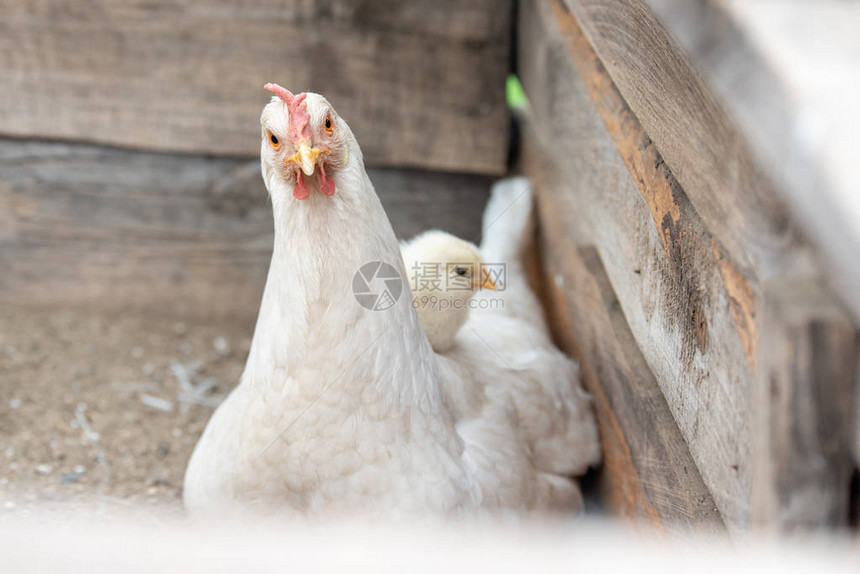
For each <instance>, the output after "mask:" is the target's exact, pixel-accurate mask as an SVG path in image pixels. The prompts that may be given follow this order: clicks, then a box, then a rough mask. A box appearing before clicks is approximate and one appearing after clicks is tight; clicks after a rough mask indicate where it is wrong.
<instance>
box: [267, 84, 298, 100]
mask: <svg viewBox="0 0 860 574" xmlns="http://www.w3.org/2000/svg"><path fill="white" fill-rule="evenodd" d="M263 88H264V89H266V90H268V91H270V92H272V93H273V94H275V95H276V96H278V97H279V98H281V100H282V101H283V102H284V103H285V104H291V103H292V102H293V99H294V98H295V96H294V95H293V93H292V92H291V91H290V90H288V89H287V88H285V87H283V86H279V85H278V84H272V83H271V82H270V83H268V84H266V85H265V86H263Z"/></svg>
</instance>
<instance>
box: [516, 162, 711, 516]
mask: <svg viewBox="0 0 860 574" xmlns="http://www.w3.org/2000/svg"><path fill="white" fill-rule="evenodd" d="M527 156H528V159H527V162H528V164H529V165H527V169H528V170H529V172H530V173H532V174H533V175H534V177H535V179H534V185H535V191H536V195H537V202H538V208H539V215H540V218H539V222H540V225H539V228H538V229H539V234H540V238H539V244H540V253H541V254H542V260H543V265H542V267H543V269H544V273H543V281H541V282H540V283H539V285H540V286H542V287H543V288H544V294H545V297H544V300H545V302H546V303H547V304H548V311H549V312H548V316H549V318H550V323H551V325H552V327H553V332H554V334H555V336H556V337H555V338H556V342H557V343H558V344H559V345H560V346H561V347H562V348H563V349H564V350H565V351H566V352H568V353H569V354H571V355H572V356H573V357H575V358H576V359H577V360H578V361H579V365H580V370H581V373H582V377H583V383H584V384H585V386H586V388H587V389H588V391H589V392H590V393H591V394H592V396H593V397H594V406H595V412H596V414H597V420H598V425H599V427H600V436H601V440H602V444H603V453H604V456H603V468H602V470H601V472H600V477H599V481H600V490H601V494H602V496H603V502H604V504H605V505H606V507H607V509H608V510H610V511H611V512H612V513H614V514H617V515H623V516H626V517H629V518H634V519H638V520H641V521H644V522H647V523H648V524H649V525H651V526H654V527H656V528H659V529H661V530H662V529H666V530H671V531H679V530H680V531H690V532H692V531H696V532H702V531H703V530H710V531H714V532H716V531H722V530H724V528H725V527H724V525H723V522H722V518H721V517H720V514H719V512H718V511H717V508H716V505H715V504H714V500H713V498H712V497H711V493H710V492H709V491H708V488H707V487H706V486H705V483H704V482H703V481H702V477H701V475H700V474H699V471H698V469H697V467H696V463H695V462H694V461H693V459H692V457H691V456H690V452H689V449H688V448H687V443H686V442H685V441H684V437H683V436H682V435H681V432H680V431H679V430H678V426H677V424H676V423H675V420H674V418H673V417H672V413H671V411H670V410H669V407H668V405H667V404H666V399H665V398H664V397H663V393H662V391H661V390H660V387H659V385H658V384H657V381H656V380H655V379H654V375H653V374H652V373H651V369H650V368H649V367H648V364H647V363H646V361H645V358H644V357H643V356H642V353H641V352H640V351H639V349H638V347H637V346H636V341H635V340H634V338H633V335H632V333H630V329H629V326H628V325H627V321H626V319H625V318H624V314H623V313H622V312H621V307H620V304H619V302H618V300H617V299H616V298H615V294H614V292H613V290H612V286H611V285H610V283H609V279H608V277H607V276H606V273H605V271H604V269H603V264H602V262H601V261H600V256H599V255H598V253H597V251H596V250H595V249H594V248H592V247H577V246H576V245H575V244H574V243H573V242H572V241H571V239H570V233H569V231H568V229H569V227H570V226H569V225H568V224H569V222H568V221H567V220H565V218H563V217H562V216H563V214H564V213H565V209H564V208H559V206H558V203H559V201H560V198H561V197H563V194H564V193H565V189H564V185H563V184H560V182H558V181H552V180H553V172H554V170H553V168H552V166H551V165H549V163H548V162H546V161H543V162H541V160H540V158H539V157H538V156H537V154H535V153H534V152H533V151H532V150H529V152H528V153H527ZM533 164H538V165H533ZM538 178H539V179H538Z"/></svg>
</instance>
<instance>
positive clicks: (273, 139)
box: [269, 134, 281, 149]
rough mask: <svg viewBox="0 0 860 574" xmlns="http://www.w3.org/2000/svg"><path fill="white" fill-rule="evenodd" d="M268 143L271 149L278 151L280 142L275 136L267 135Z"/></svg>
mask: <svg viewBox="0 0 860 574" xmlns="http://www.w3.org/2000/svg"><path fill="white" fill-rule="evenodd" d="M269 142H270V143H271V144H272V148H274V149H278V148H279V147H281V140H279V139H278V137H277V136H276V135H275V134H269Z"/></svg>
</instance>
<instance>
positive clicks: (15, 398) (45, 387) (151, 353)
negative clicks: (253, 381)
mask: <svg viewBox="0 0 860 574" xmlns="http://www.w3.org/2000/svg"><path fill="white" fill-rule="evenodd" d="M252 329H253V324H244V325H236V324H232V325H230V324H220V325H212V324H197V323H184V322H176V321H174V320H168V319H158V318H143V317H119V316H104V315H93V314H88V313H85V312H82V311H75V312H70V311H64V312H59V313H51V314H48V313H42V312H38V313H34V312H21V311H8V310H6V311H0V514H2V513H8V512H15V513H18V512H24V513H27V512H29V509H31V508H33V507H34V506H36V505H38V506H40V507H44V506H51V507H55V508H62V507H64V506H69V507H74V506H75V505H77V504H80V503H81V502H82V501H85V502H86V504H88V505H96V506H97V507H98V508H102V509H110V508H119V509H123V512H127V511H128V510H129V509H135V508H136V509H140V510H142V511H145V512H153V511H155V509H158V511H159V512H161V511H169V512H173V511H175V512H180V511H181V510H180V509H181V506H180V496H181V488H182V477H183V474H184V471H185V465H186V463H187V461H188V457H189V456H190V455H191V451H192V449H193V447H194V444H195V443H196V441H197V438H198V437H199V435H200V433H201V432H202V431H203V428H204V426H205V424H206V421H207V420H208V419H209V416H210V415H211V413H212V411H213V409H214V406H215V405H217V404H218V402H219V401H220V400H221V399H222V398H223V397H224V396H225V394H226V393H227V392H229V391H230V389H231V388H232V387H233V386H234V385H235V384H236V382H237V381H238V377H239V375H240V374H241V371H242V367H243V366H244V362H245V357H246V355H247V352H248V348H249V346H250V336H251V334H252Z"/></svg>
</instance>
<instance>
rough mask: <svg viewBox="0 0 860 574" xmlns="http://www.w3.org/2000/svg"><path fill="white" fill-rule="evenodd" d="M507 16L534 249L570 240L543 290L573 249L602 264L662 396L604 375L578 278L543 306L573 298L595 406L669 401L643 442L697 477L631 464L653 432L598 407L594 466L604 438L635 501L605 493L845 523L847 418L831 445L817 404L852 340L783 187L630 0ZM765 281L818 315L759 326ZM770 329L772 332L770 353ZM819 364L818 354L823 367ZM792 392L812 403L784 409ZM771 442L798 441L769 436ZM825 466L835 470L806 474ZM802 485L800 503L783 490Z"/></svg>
mask: <svg viewBox="0 0 860 574" xmlns="http://www.w3.org/2000/svg"><path fill="white" fill-rule="evenodd" d="M520 15H521V19H520V23H519V27H520V28H519V29H520V39H519V73H520V75H521V77H522V80H523V83H524V86H525V88H526V92H527V94H528V96H529V99H530V104H531V105H530V112H529V124H530V127H531V129H530V133H531V139H532V141H533V144H532V145H531V146H530V148H531V150H532V152H531V156H532V157H531V159H529V160H527V162H526V169H527V172H528V173H529V175H530V176H531V177H532V178H533V179H534V180H535V183H536V186H537V187H538V197H539V198H540V201H541V202H542V204H543V205H542V207H541V210H540V211H541V214H542V221H541V223H542V224H543V226H544V227H545V229H546V231H547V234H548V235H547V237H546V239H545V244H546V245H555V244H558V243H565V242H566V243H568V244H571V245H573V246H575V247H570V248H568V250H567V252H564V251H561V252H560V251H558V249H556V250H552V249H550V248H548V249H547V251H546V252H545V254H544V257H545V259H546V258H547V257H550V258H549V259H546V260H545V269H546V270H547V274H548V276H547V283H549V282H550V281H552V280H553V278H554V277H557V276H559V274H560V275H561V276H562V277H566V276H567V275H572V276H574V277H575V276H577V274H579V275H580V276H581V275H582V274H583V271H582V268H583V264H582V260H586V261H597V262H599V264H598V263H593V264H592V265H591V266H590V267H588V268H601V269H602V270H603V271H604V272H605V276H606V281H604V282H602V283H601V282H600V281H596V280H595V281H596V283H597V284H599V285H602V287H603V288H604V289H611V290H612V291H613V292H614V295H613V297H617V301H618V304H619V305H620V308H621V310H622V311H623V317H624V319H625V321H626V325H627V326H628V328H629V331H630V333H631V337H632V339H633V340H634V341H635V345H636V347H638V350H639V352H641V355H642V357H643V361H644V364H646V365H647V368H648V370H649V371H650V374H652V375H653V381H654V383H653V384H654V385H656V386H658V387H659V389H660V391H661V394H662V396H663V398H664V400H665V404H663V405H662V406H660V404H659V403H655V402H653V401H648V400H645V399H644V398H643V397H644V396H645V395H643V394H642V392H643V391H642V389H643V388H645V387H642V386H641V385H635V384H633V382H631V380H630V378H629V377H622V378H619V377H618V376H617V371H618V369H619V368H620V367H619V361H618V359H617V357H613V356H611V355H607V354H605V353H604V354H599V353H594V352H593V351H591V350H590V345H592V343H590V342H589V338H590V337H595V336H597V335H596V332H595V331H594V330H593V327H589V321H588V320H586V319H584V318H587V317H589V316H590V315H593V316H595V317H599V316H600V315H601V314H603V313H605V311H604V310H603V309H602V305H601V304H600V302H599V300H597V299H595V298H594V296H593V295H589V292H588V289H583V283H582V282H581V281H580V282H575V283H574V285H573V286H572V285H568V284H567V283H566V282H565V283H564V286H559V287H558V291H559V292H560V293H559V294H557V296H556V297H555V298H554V301H555V309H554V311H555V312H554V313H551V314H556V315H558V316H562V317H564V316H565V315H567V314H568V313H573V312H575V310H577V309H583V310H587V311H579V315H577V317H580V320H578V321H571V322H570V324H569V325H568V327H567V329H566V330H567V335H566V337H567V338H568V339H569V340H570V341H572V343H571V344H570V346H571V347H572V348H573V349H574V354H575V355H576V356H577V358H578V359H579V360H580V361H581V362H582V363H583V365H585V366H586V367H585V372H586V373H588V372H589V371H592V372H594V373H597V375H596V376H595V377H594V381H595V382H594V383H593V384H592V386H593V385H598V386H599V388H597V389H593V392H595V394H596V396H597V397H598V399H599V398H600V396H601V394H604V395H605V394H610V393H612V392H616V393H618V392H619V391H618V390H617V389H618V388H619V387H620V388H622V389H626V392H627V395H626V396H627V397H628V398H629V400H631V401H632V402H633V403H634V404H635V407H634V408H635V409H636V410H641V411H645V412H648V413H659V412H660V410H661V409H666V411H668V413H671V414H670V416H669V419H671V420H674V423H675V424H676V425H677V426H676V429H677V430H678V431H679V432H678V433H677V434H675V435H672V434H671V433H664V434H662V435H660V436H659V439H658V441H657V444H658V445H660V446H659V447H658V450H662V452H663V453H667V452H674V453H676V456H681V457H682V458H683V457H684V456H687V457H689V458H690V460H692V461H694V463H695V467H696V469H697V470H698V473H697V474H700V475H701V482H697V481H696V476H695V475H694V476H685V477H683V478H684V482H682V483H679V478H678V477H677V476H676V475H674V474H673V473H674V472H675V470H676V469H674V468H668V467H666V466H664V465H662V464H652V465H649V464H647V463H645V462H641V461H647V460H649V459H648V458H647V456H645V454H643V453H647V450H646V449H647V445H643V444H639V443H637V441H636V439H635V437H637V436H639V435H641V434H643V433H645V434H648V436H651V434H650V433H652V432H653V429H649V428H648V426H647V424H644V423H642V421H641V420H637V419H636V417H635V416H631V415H630V414H629V413H628V414H627V415H626V416H625V414H624V413H625V411H624V410H623V409H621V408H619V407H618V404H617V403H616V404H611V403H608V402H605V403H604V402H601V400H598V401H597V403H596V404H597V408H598V416H599V418H601V420H602V421H604V422H603V423H602V429H603V430H604V434H606V433H607V428H608V429H609V432H610V434H609V435H608V436H609V438H608V439H607V449H608V450H607V453H606V455H607V461H608V462H607V466H608V467H609V466H610V464H611V463H610V462H609V461H612V460H617V459H618V457H615V456H610V454H612V453H611V452H610V450H609V449H610V447H611V446H612V444H613V441H615V443H616V444H622V445H623V448H622V449H620V452H626V453H628V454H627V455H626V456H627V457H628V458H629V459H630V460H632V461H633V464H630V465H628V468H627V471H626V472H614V473H612V472H611V473H610V476H609V477H608V478H606V480H607V481H608V485H607V486H608V488H609V489H610V490H611V491H613V490H614V491H621V492H627V493H633V494H631V495H630V496H629V497H628V498H626V499H625V498H624V497H621V498H620V500H621V502H620V503H619V504H620V508H621V509H622V510H624V511H626V512H629V513H633V514H639V515H642V516H645V517H647V518H649V519H652V520H654V519H655V517H656V519H657V520H659V521H661V522H673V523H677V522H681V523H684V524H686V523H689V522H690V521H695V520H698V519H700V518H701V519H703V520H704V519H706V517H707V514H706V513H705V514H696V513H695V512H691V510H690V509H691V508H695V505H694V500H696V498H695V496H697V495H694V494H692V493H699V494H701V496H704V498H700V500H709V499H710V497H712V498H713V501H714V503H715V505H716V507H717V508H718V509H719V514H720V515H721V517H722V519H723V520H724V521H725V523H726V525H727V526H728V527H729V528H730V529H732V530H734V531H741V530H745V529H746V528H748V527H749V525H750V524H751V521H752V520H755V521H756V524H760V525H766V526H775V527H781V528H798V527H799V528H804V527H821V526H826V525H830V526H833V525H838V524H844V522H845V521H846V520H847V503H846V500H847V498H846V496H847V489H848V482H849V480H850V465H847V464H846V461H847V459H846V456H847V449H846V445H850V440H849V439H850V434H849V433H850V432H853V427H852V426H851V420H850V419H851V417H850V416H849V415H848V414H846V415H845V416H844V417H842V418H840V419H839V422H838V424H836V426H835V427H834V428H833V429H832V431H831V432H830V433H829V434H828V435H827V439H828V440H820V439H821V438H822V437H821V435H820V433H819V431H817V430H815V429H817V428H818V426H819V425H820V423H821V420H822V419H821V416H822V413H832V412H834V408H835V407H834V406H833V402H832V401H833V400H834V397H838V399H836V401H837V402H838V403H839V404H853V399H852V396H853V393H854V389H855V386H856V378H855V371H854V368H853V367H852V366H851V365H850V363H851V361H849V360H848V357H853V356H854V353H856V339H855V336H854V328H853V326H852V325H851V323H850V321H848V320H847V319H846V316H845V315H844V313H841V312H840V311H839V305H837V304H834V302H833V300H832V298H831V297H830V296H829V295H828V294H827V293H828V290H827V287H826V279H825V275H824V273H823V272H822V269H821V267H820V266H819V265H818V262H817V260H816V259H817V258H816V256H815V255H814V253H815V250H814V249H813V247H812V246H811V245H810V243H809V242H808V241H807V239H806V236H805V232H804V230H803V229H801V226H800V225H799V224H798V223H797V221H796V219H795V218H794V217H793V215H792V211H791V209H790V208H789V206H788V204H789V198H787V196H786V195H785V194H783V193H781V190H780V188H779V187H778V185H777V184H775V183H774V181H773V180H772V179H771V178H770V177H769V175H768V173H767V170H765V169H763V168H762V167H761V166H760V165H759V164H758V163H757V162H756V159H757V157H756V154H755V153H754V151H753V150H752V149H751V148H750V146H749V145H748V143H747V141H746V139H745V138H744V136H743V134H742V133H741V132H740V131H739V130H738V129H737V128H736V127H735V124H734V121H733V119H732V118H731V117H729V115H728V114H727V113H726V112H725V111H724V110H723V108H722V105H721V103H720V102H719V101H718V99H717V98H716V97H715V96H713V95H712V93H711V91H710V87H709V86H708V84H707V82H706V80H704V79H703V78H702V77H700V76H699V75H698V73H697V71H696V70H695V69H694V68H693V67H692V66H691V64H690V62H689V60H688V59H687V57H686V56H685V54H684V53H683V51H682V50H681V49H680V48H679V47H678V46H677V44H676V43H675V42H674V40H673V39H672V38H671V37H670V36H669V35H668V34H667V33H666V32H665V31H664V30H663V28H662V27H661V25H660V23H659V22H658V20H657V19H656V17H655V16H654V15H653V14H652V13H651V11H650V10H649V8H648V7H647V5H646V4H645V3H644V2H643V1H641V0H529V1H527V2H524V3H523V5H522V6H521V9H520ZM553 173H554V174H555V175H554V176H553V177H548V175H547V174H553ZM548 253H549V254H551V253H556V257H558V259H553V258H552V256H548V255H547V254H548ZM559 253H565V255H564V256H558V254H559ZM583 253H587V254H589V255H588V256H587V257H583V255H582V254H583ZM577 254H578V255H577ZM566 274H567V275H566ZM780 282H782V283H791V284H796V283H801V284H804V285H808V286H809V288H808V289H806V290H805V291H804V293H805V294H806V295H808V296H809V297H812V295H811V293H815V297H816V298H818V299H823V300H824V301H825V302H826V303H827V308H828V309H830V311H829V312H828V313H823V314H821V313H817V312H816V313H812V314H810V315H808V316H805V317H804V318H803V319H795V320H794V321H793V322H792V321H784V320H781V319H779V318H777V319H772V318H773V317H774V312H773V309H775V308H776V309H781V310H782V311H784V310H785V306H784V305H782V306H780V305H778V304H776V303H775V302H774V301H775V300H774V297H776V295H774V294H773V290H772V289H771V288H769V287H768V288H766V287H765V286H766V285H771V284H773V283H780ZM607 297H608V296H607ZM611 299H612V298H610V300H611ZM792 306H793V307H794V306H805V307H806V308H810V309H812V308H814V309H821V308H822V303H821V302H820V301H818V302H817V303H816V301H813V300H812V299H807V300H803V301H794V302H793V303H792ZM793 307H792V308H793ZM571 309H572V310H574V311H569V310H571ZM777 315H778V316H779V314H777ZM591 320H592V321H594V319H591ZM590 329H591V330H590ZM564 339H565V337H562V340H564ZM781 340H785V341H789V343H786V344H785V345H782V346H781V347H778V349H777V351H776V352H773V348H772V347H773V345H774V344H775V343H774V342H775V341H781ZM792 345H794V346H799V347H802V348H805V349H810V351H809V353H808V354H807V357H806V358H805V359H802V360H793V358H792V356H791V349H792V348H794V347H793V346H792ZM769 351H770V352H769ZM762 356H767V357H768V358H767V359H766V360H765V359H762V358H761V357H762ZM774 356H776V357H778V358H777V359H774ZM822 357H832V358H833V360H834V361H835V364H834V365H832V366H831V368H829V369H828V368H823V367H822V364H823V363H824V362H825V361H826V360H825V359H822ZM622 364H623V363H622ZM774 365H778V366H774ZM774 372H779V373H781V375H780V376H781V377H782V379H781V380H785V381H786V382H784V383H780V384H778V385H777V386H778V387H782V388H784V389H785V390H786V392H788V390H790V391H791V396H792V397H794V398H792V399H789V400H787V402H784V403H777V402H776V401H775V400H774V398H773V397H772V396H769V395H768V393H767V391H766V389H768V388H771V387H772V386H773V385H772V383H771V381H772V379H773V376H774V375H773V373H774ZM586 378H588V377H586ZM645 378H646V379H647V377H645ZM763 389H764V390H763ZM637 393H639V394H638V395H637ZM798 397H804V399H803V400H808V401H811V402H812V406H811V407H809V408H807V409H805V410H803V409H798V407H797V404H796V401H799V400H801V399H799V398H798ZM825 397H826V398H825ZM765 407H766V408H765ZM634 412H635V411H634ZM637 414H639V413H637ZM652 416H658V415H652ZM831 418H834V417H831ZM663 420H667V419H663ZM605 421H612V424H609V423H607V422H605ZM613 436H614V437H616V438H612V437H613ZM617 437H623V440H621V439H618V438H617ZM762 437H765V438H766V439H767V442H764V443H762V442H761V440H758V439H762ZM786 437H806V442H805V443H804V446H803V447H797V448H795V447H791V448H785V447H784V441H785V440H788V441H789V442H790V441H791V440H792V439H786ZM687 449H688V450H687ZM616 450H618V449H616ZM669 459H670V457H669V456H668V455H664V456H663V457H658V460H663V461H665V460H669ZM837 459H838V460H840V461H842V466H840V467H839V468H838V469H837V470H832V471H827V472H817V473H816V472H810V471H809V465H815V464H817V461H820V460H826V461H829V462H832V461H834V460H837ZM676 460H677V459H676ZM637 461H640V462H638V463H637ZM618 468H621V467H620V466H619V467H618ZM769 468H770V469H773V468H776V469H778V471H776V472H770V474H768V472H769V470H768V469H769ZM660 483H666V484H669V483H672V484H675V485H676V488H677V490H675V491H674V492H675V496H679V497H682V498H684V500H685V504H684V505H677V504H667V496H666V494H665V492H657V491H649V490H648V489H647V488H643V487H642V485H647V484H660ZM679 484H680V485H683V488H681V487H680V486H678V485H679ZM702 484H703V485H704V489H705V492H706V494H702V489H703V487H702ZM697 485H698V486H697ZM754 485H755V488H754ZM801 487H802V489H803V490H804V491H805V492H806V493H807V494H806V495H797V493H798V491H799V490H800V489H801ZM684 489H686V491H685V490H684ZM680 493H683V494H680ZM810 493H811V494H810ZM763 501H766V502H763ZM704 506H705V507H706V506H707V504H705V505H704ZM822 507H826V508H828V509H830V510H829V511H824V510H822ZM631 508H633V509H636V510H634V511H630V509H631ZM642 509H648V510H642ZM658 509H659V510H658ZM762 509H764V510H762ZM701 510H702V509H701V508H699V509H698V511H697V512H701Z"/></svg>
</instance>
